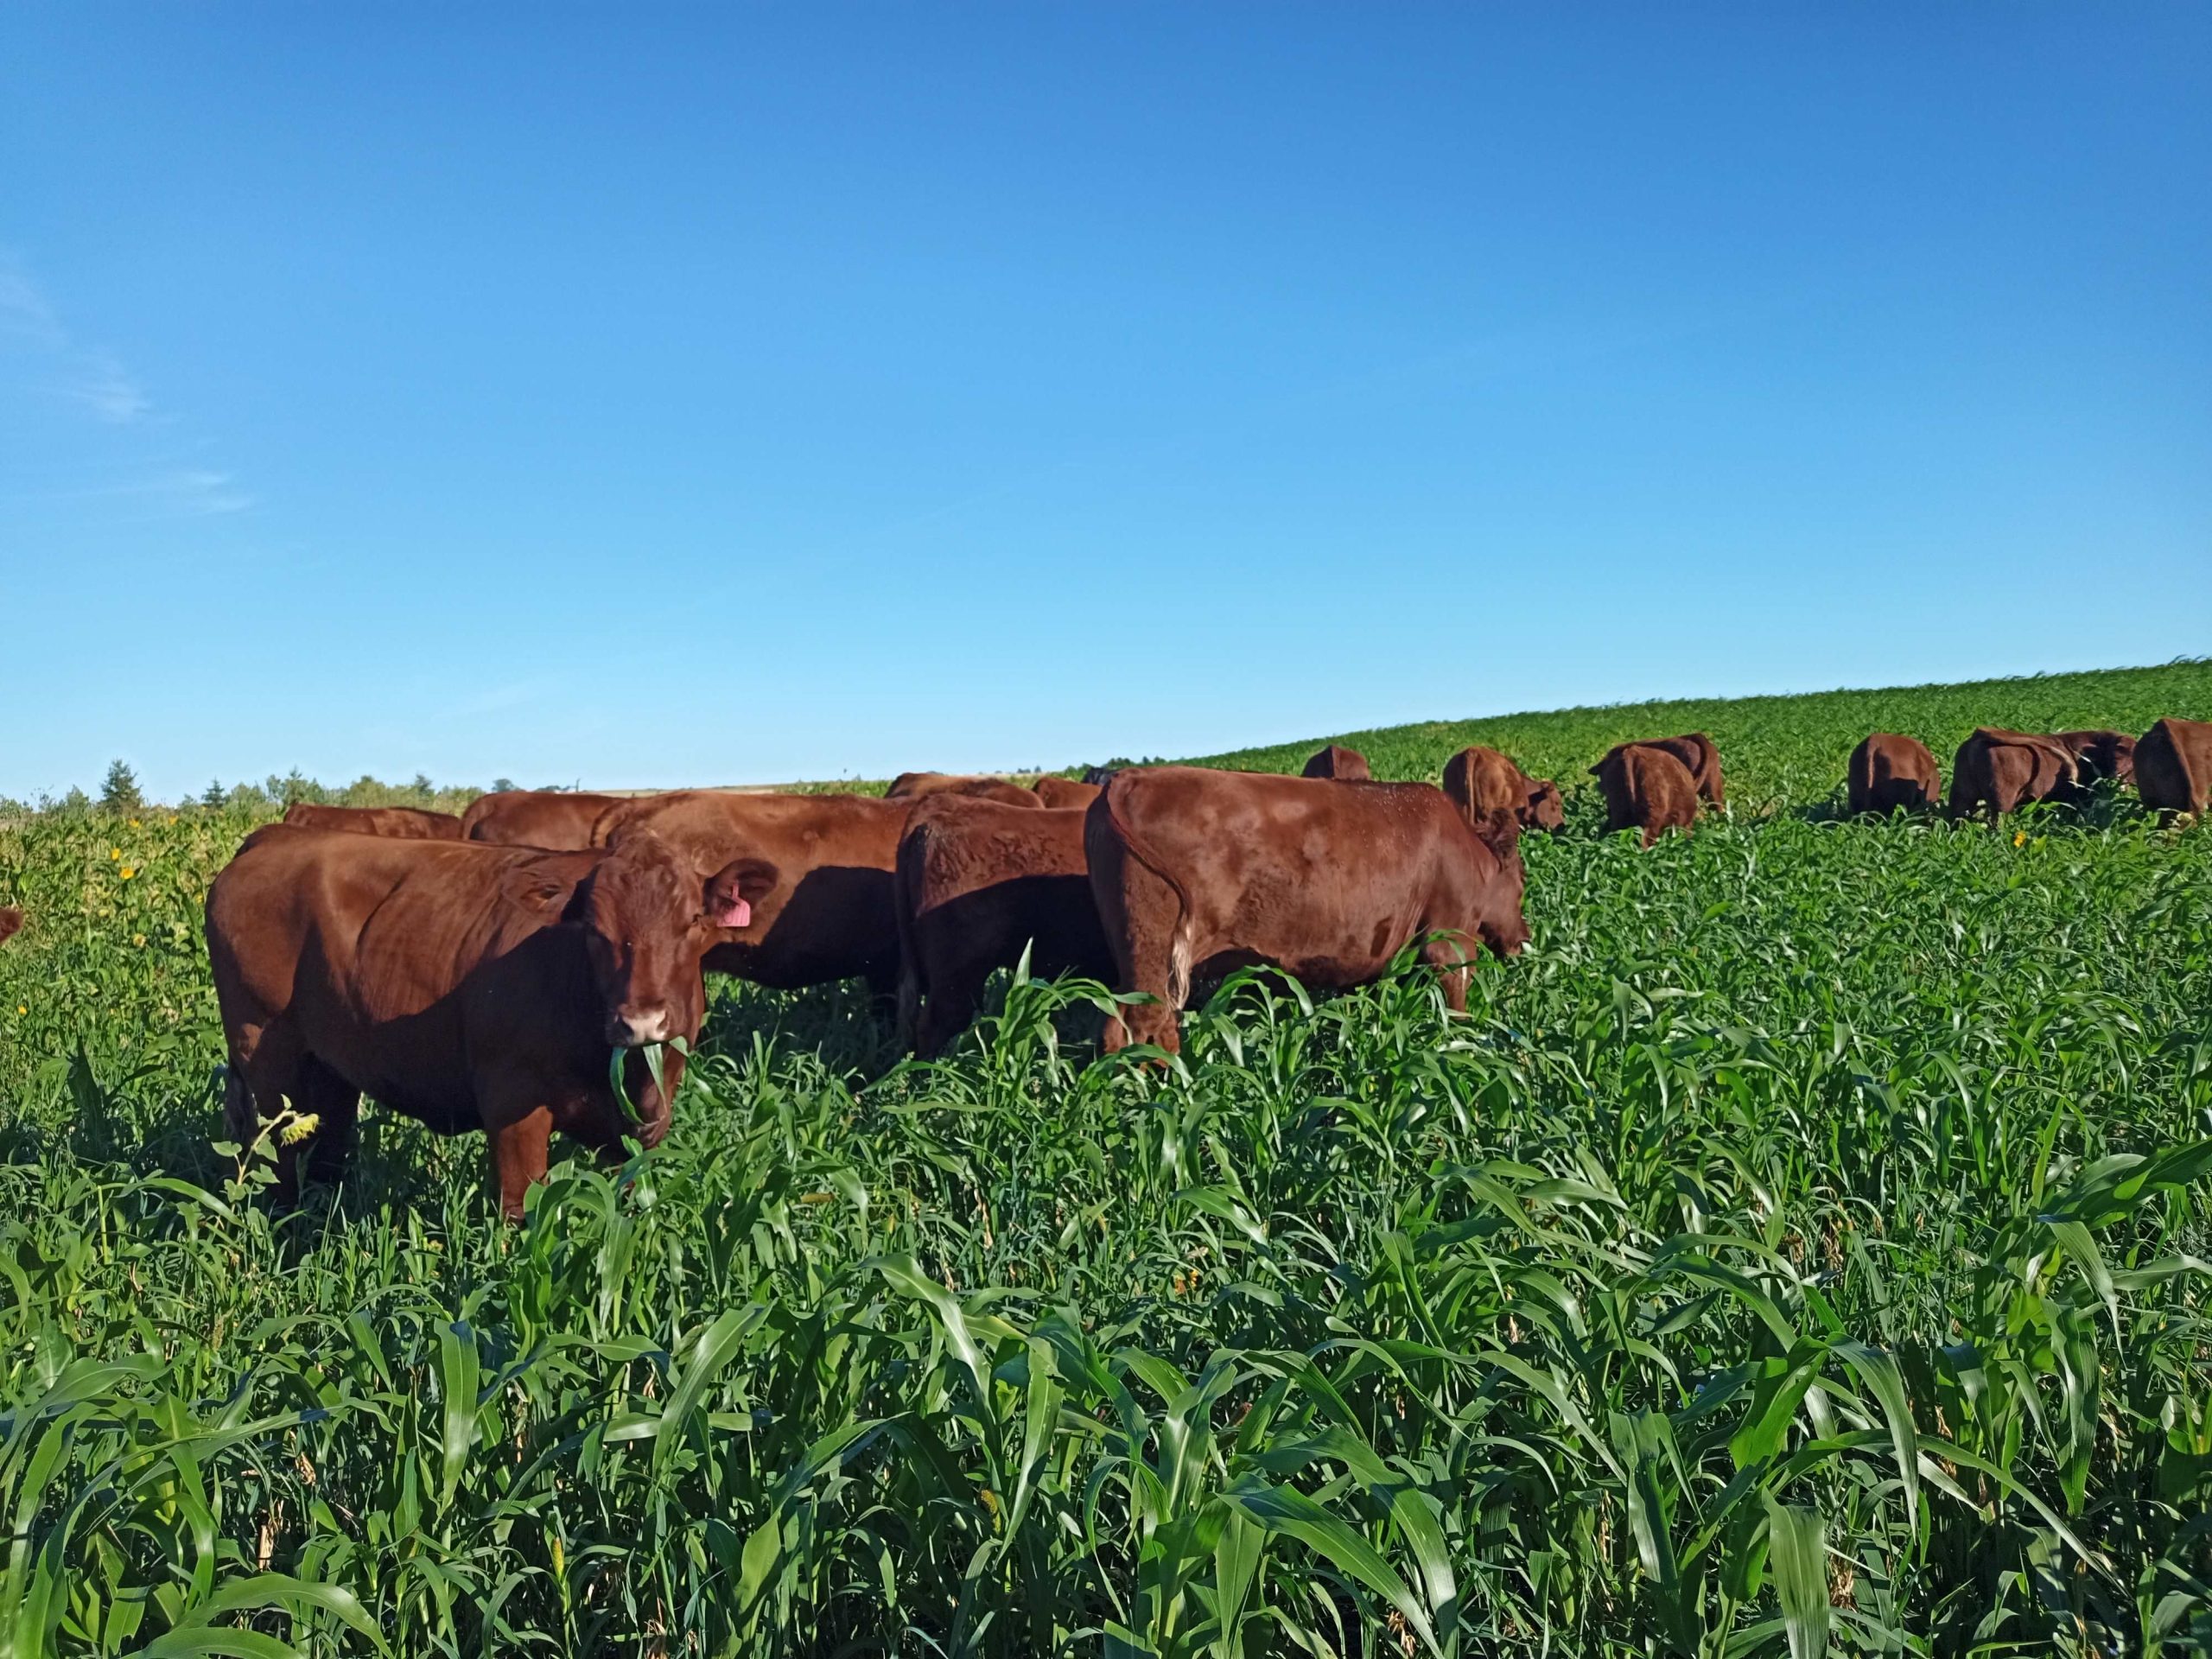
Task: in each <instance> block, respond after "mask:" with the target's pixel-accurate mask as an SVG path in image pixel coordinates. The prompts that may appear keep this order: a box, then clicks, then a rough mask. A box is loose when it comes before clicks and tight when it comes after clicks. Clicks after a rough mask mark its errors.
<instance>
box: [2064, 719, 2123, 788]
mask: <svg viewBox="0 0 2212 1659" xmlns="http://www.w3.org/2000/svg"><path fill="white" fill-rule="evenodd" d="M2051 735H2052V737H2053V738H2054V739H2055V740H2056V741H2057V744H2058V746H2059V747H2061V748H2063V749H2064V750H2065V751H2066V752H2067V753H2069V754H2070V755H2072V756H2073V757H2074V766H2075V782H2076V783H2077V784H2079V785H2082V787H2083V788H2084V789H2087V788H2088V786H2089V785H2094V784H2099V783H2102V782H2103V781H2104V780H2105V779H2112V780H2113V782H2115V783H2121V784H2127V783H2133V782H2134V781H2135V740H2134V739H2133V738H2132V737H2130V736H2129V735H2128V734H2126V732H2113V731H2103V730H2098V731H2088V732H2054V733H2052V734H2051Z"/></svg>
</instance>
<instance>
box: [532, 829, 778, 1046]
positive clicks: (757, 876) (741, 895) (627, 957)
mask: <svg viewBox="0 0 2212 1659" xmlns="http://www.w3.org/2000/svg"><path fill="white" fill-rule="evenodd" d="M776 875H777V872H776V867H775V866H774V865H772V864H771V863H769V862H767V861H766V860H764V859H758V858H736V859H732V860H731V861H729V862H728V864H725V865H724V866H723V867H722V868H721V869H719V870H717V871H715V873H714V874H712V875H710V876H708V877H707V878H705V879H704V880H701V879H700V877H699V875H698V874H697V872H696V870H694V869H693V868H692V867H691V864H690V861H688V860H686V859H684V858H683V857H682V856H681V855H678V854H677V851H676V849H674V848H672V847H671V846H670V845H669V844H668V843H667V842H665V841H663V840H662V839H661V838H660V837H659V836H656V835H652V834H651V833H649V832H646V833H633V834H630V835H626V836H622V837H621V838H620V840H619V841H617V842H615V844H614V845H613V847H612V848H611V849H609V850H608V851H607V855H606V856H605V857H603V858H602V859H601V860H600V861H599V863H598V865H597V866H596V867H595V868H594V869H593V870H592V872H591V874H589V875H588V876H587V877H585V878H584V880H583V881H582V883H581V884H580V885H579V886H578V887H577V888H576V892H575V898H574V899H572V900H571V901H570V903H569V910H568V914H569V919H570V920H572V921H574V922H575V923H576V924H577V925H580V926H581V927H582V930H583V935H584V944H585V949H586V950H587V951H588V954H589V956H590V958H591V971H592V981H593V983H594V987H595V988H596V989H597V990H598V992H599V997H600V1006H601V1008H603V1009H604V1010H605V1012H606V1018H607V1027H606V1033H605V1034H606V1038H607V1041H608V1042H609V1043H610V1044H612V1045H613V1046H614V1047H616V1048H640V1047H643V1046H645V1044H647V1043H663V1042H666V1041H667V1040H668V1039H671V1038H672V1037H682V1038H683V1039H686V1040H687V1041H688V1040H689V1039H691V1038H693V1037H695V1036H696V1035H697V1034H698V1031H699V1021H700V1020H701V1019H702V1017H703V1016H704V1014H705V1013H706V993H705V991H704V990H703V989H702V987H701V984H700V978H699V960H700V958H701V957H703V956H705V955H706V953H707V951H708V950H709V949H710V948H711V947H712V946H713V945H714V944H715V941H716V939H717V938H719V937H720V931H721V929H723V928H726V927H743V926H745V925H747V923H748V922H750V921H751V920H752V919H753V905H754V904H756V903H758V902H759V901H760V899H764V898H766V896H767V894H768V892H769V890H770V889H771V888H772V887H774V886H775V885H776Z"/></svg>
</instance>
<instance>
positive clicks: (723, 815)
mask: <svg viewBox="0 0 2212 1659" xmlns="http://www.w3.org/2000/svg"><path fill="white" fill-rule="evenodd" d="M1031 801H1032V804H1031V806H1030V808H1029V809H1028V810H1032V811H1041V810H1043V808H1042V807H1041V806H1039V805H1038V804H1035V798H1034V797H1031ZM914 805H915V803H914V801H913V800H912V799H911V798H909V799H906V800H897V801H893V800H878V799H875V798H871V797H868V796H865V795H768V794H757V795H756V794H744V793H739V792H736V791H727V790H709V789H685V790H677V791H674V792H672V793H671V794H666V795H649V796H646V797H645V798H642V799H639V800H636V801H632V802H630V803H628V804H626V805H624V806H622V807H621V808H620V809H619V810H613V811H611V812H609V813H608V814H607V817H606V818H605V819H603V820H602V821H601V825H600V833H601V837H602V839H605V840H608V841H615V840H619V839H620V838H621V837H622V836H626V835H627V834H629V833H630V831H631V830H632V829H651V830H652V831H653V833H655V834H656V835H658V836H662V837H663V838H664V839H665V840H666V841H667V842H669V843H670V844H671V845H672V846H674V847H675V848H677V849H678V850H679V851H680V852H682V853H683V855H685V856H686V857H688V858H689V859H690V861H691V868H692V870H693V872H694V873H695V874H699V875H702V876H703V875H705V874H709V873H711V872H713V871H715V870H718V869H720V868H722V866H724V865H725V864H727V863H728V862H729V861H731V860H732V859H734V858H757V859H760V860H763V861H766V862H768V863H770V864H773V865H774V866H776V867H777V868H779V870H781V871H782V873H783V874H782V877H781V879H780V880H779V881H778V882H777V883H776V885H775V887H773V888H772V890H771V891H769V892H768V893H766V894H764V895H762V896H761V897H760V899H756V900H755V901H754V903H753V918H752V921H751V923H750V924H749V925H747V926H746V927H743V928H739V929H734V930H731V931H727V932H725V933H724V934H723V935H722V937H721V942H720V943H718V944H716V945H715V948H714V949H713V950H710V951H709V952H708V954H707V966H708V967H709V969H713V970H714V971H715V972H716V973H721V974H734V975H735V976H737V977H738V978H740V979H749V980H752V981H753V982H755V983H756V984H761V985H774V986H779V987H781V988H796V987H798V986H803V985H823V984H828V983H829V982H832V981H835V980H841V979H854V978H864V979H866V980H867V981H868V985H869V987H870V988H871V989H873V990H874V992H875V994H876V995H877V996H878V997H880V998H882V999H885V1000H886V1001H887V1000H888V999H889V998H890V996H891V995H892V994H893V992H894V991H895V990H896V989H897V988H898V983H899V916H898V906H897V905H896V903H895V902H894V901H893V893H892V872H893V869H894V868H896V867H897V864H898V861H899V836H900V835H901V834H902V833H904V831H905V829H906V815H907V814H908V813H909V812H911V811H912V810H913V808H914Z"/></svg>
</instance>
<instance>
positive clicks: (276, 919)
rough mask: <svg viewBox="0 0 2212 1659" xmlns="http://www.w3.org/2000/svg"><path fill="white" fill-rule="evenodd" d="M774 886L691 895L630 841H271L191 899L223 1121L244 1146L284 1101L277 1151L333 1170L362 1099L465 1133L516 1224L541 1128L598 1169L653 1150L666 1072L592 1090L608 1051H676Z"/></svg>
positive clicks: (634, 1063) (672, 859)
mask: <svg viewBox="0 0 2212 1659" xmlns="http://www.w3.org/2000/svg"><path fill="white" fill-rule="evenodd" d="M775 877H776V872H775V870H774V868H773V867H772V866H769V865H766V864H762V863H760V862H759V861H754V860H748V859H740V860H735V861H732V862H731V863H729V864H728V866H727V867H726V868H721V869H720V870H718V871H716V872H715V874H714V875H713V876H711V877H710V878H709V879H707V880H700V879H698V878H697V877H696V876H694V875H693V874H692V873H691V871H690V868H689V867H688V866H687V865H686V864H685V863H684V862H683V860H682V859H681V858H680V856H679V855H677V852H676V851H675V849H672V848H671V847H670V846H669V845H668V844H667V843H666V842H662V841H659V840H658V839H657V838H655V837H654V836H650V835H639V836H632V837H627V838H626V839H625V840H624V842H623V843H622V845H621V846H620V847H617V848H613V849H608V850H606V851H595V852H565V853H551V852H542V851H538V850H536V849H530V848H520V847H487V846H481V845H478V844H474V843H471V842H425V841H396V840H392V839H390V838H387V837H384V836H358V835H349V834H345V833H329V832H318V831H315V830H306V829H291V828H289V827H286V826H283V825H271V826H270V827H268V828H265V829H259V830H257V831H255V832H254V834H253V835H251V836H248V837H247V839H246V842H245V846H244V847H242V848H240V849H239V850H238V856H237V857H235V858H233V859H232V861H231V862H230V863H229V865H228V866H226V868H224V870H223V871H222V873H221V874H219V875H218V876H217V877H216V878H215V881H214V885H213V887H211V888H210V889H209V890H208V894H207V955H208V959H209V962H210V963H211V965H212V966H213V969H214V979H215V998H216V1001H217V1003H218V1004H219V1007H221V1009H222V1014H223V1036H224V1041H225V1043H226V1046H227V1048H228V1050H229V1055H230V1080H229V1084H228V1085H227V1088H226V1096H225V1120H226V1127H227V1129H228V1132H229V1134H230V1136H231V1138H232V1139H233V1140H235V1141H240V1142H245V1141H251V1140H252V1139H253V1138H254V1137H255V1135H256V1134H257V1132H258V1125H259V1124H260V1123H261V1122H265V1121H267V1120H269V1119H271V1118H274V1117H276V1116H277V1115H278V1114H279V1112H280V1111H281V1109H282V1108H283V1103H284V1102H285V1101H286V1100H287V1099H289V1101H290V1102H291V1103H292V1106H293V1107H294V1109H296V1110H297V1111H299V1112H301V1113H302V1114H308V1115H312V1116H314V1117H315V1119H316V1120H317V1126H316V1128H315V1129H314V1131H313V1132H312V1133H311V1134H310V1135H308V1136H307V1137H305V1141H304V1144H302V1145H299V1146H292V1147H284V1148H283V1151H282V1153H281V1155H280V1160H279V1169H280V1179H281V1180H282V1183H283V1187H284V1188H285V1189H286V1191H287V1194H288V1195H289V1192H290V1191H292V1190H296V1180H297V1175H298V1170H297V1160H298V1158H299V1157H301V1156H302V1155H307V1156H310V1157H311V1158H312V1160H313V1162H314V1165H315V1167H317V1168H318V1169H320V1170H322V1171H324V1172H327V1173H334V1172H335V1170H336V1169H337V1168H339V1167H342V1166H343V1163H344V1160H345V1157H346V1153H347V1151H348V1150H349V1149H350V1147H351V1144H352V1141H353V1124H354V1120H355V1116H356V1115H357V1113H358V1111H359V1106H360V1097H361V1096H362V1095H363V1094H369V1095H373V1096H375V1097H376V1098H377V1099H378V1101H379V1102H380V1103H383V1104H384V1105H385V1106H387V1107H390V1108H391V1109H392V1110H394V1111H397V1112H402V1113H404V1114H405V1115H406V1116H410V1117H415V1118H420V1119H421V1120H422V1121H423V1122H425V1123H427V1124H428V1125H429V1127H430V1128H432V1129H433V1130H435V1131H436V1132H437V1133H439V1134H441V1135H460V1134H464V1133H466V1132H467V1131H468V1130H471V1129H482V1130H484V1131H485V1132H486V1135H488V1136H489V1138H490V1141H491V1154H492V1164H493V1171H494V1173H495V1174H496V1175H497V1177H498V1180H499V1203H500V1205H501V1207H502V1208H503V1209H505V1211H506V1213H507V1214H508V1215H509V1216H519V1215H521V1213H522V1208H523V1195H524V1191H525V1190H526V1189H527V1188H528V1186H529V1185H530V1184H531V1182H532V1181H536V1180H539V1179H543V1176H544V1174H545V1160H546V1145H547V1137H548V1135H550V1133H551V1132H552V1131H553V1130H555V1129H558V1130H560V1131H561V1132H562V1133H563V1134H564V1135H571V1136H573V1137H575V1139H577V1140H579V1141H583V1142H584V1143H585V1144H587V1145H588V1146H591V1147H597V1148H599V1149H600V1150H601V1151H602V1152H612V1151H614V1150H616V1149H619V1147H620V1144H621V1139H622V1136H623V1135H625V1134H634V1135H636V1136H637V1138H638V1139H639V1141H642V1142H643V1143H644V1144H645V1145H646V1146H654V1145H658V1143H659V1141H660V1140H661V1138H662V1137H663V1136H664V1135H666V1133H667V1132H668V1122H669V1110H670V1106H669V1097H670V1096H671V1095H672V1094H673V1092H674V1090H675V1086H676V1084H677V1082H678V1081H680V1079H681V1077H682V1076H683V1057H682V1056H681V1055H680V1054H677V1053H676V1052H673V1051H671V1052H668V1053H667V1054H666V1055H665V1056H664V1068H663V1072H664V1077H665V1078H666V1081H667V1092H666V1093H664V1092H663V1091H662V1090H661V1088H660V1087H659V1086H658V1085H656V1084H655V1083H654V1082H653V1079H652V1073H651V1071H650V1068H649V1066H648V1065H647V1063H646V1058H645V1055H643V1054H641V1053H633V1054H632V1056H631V1058H629V1059H628V1060H627V1061H626V1063H625V1070H624V1075H625V1077H626V1084H627V1088H628V1090H629V1092H630V1094H631V1096H632V1099H633V1100H634V1101H635V1102H636V1103H638V1109H639V1121H638V1122H635V1123H632V1122H629V1121H627V1120H626V1118H625V1116H624V1115H623V1113H622V1112H621V1110H620V1107H619V1105H618V1103H617V1102H616V1100H615V1098H614V1094H613V1090H612V1088H611V1087H610V1086H609V1084H608V1081H607V1072H608V1069H609V1065H610V1062H611V1059H612V1058H613V1052H614V1051H615V1050H617V1049H626V1050H636V1049H638V1048H639V1047H641V1046H644V1045H646V1044H651V1043H659V1042H666V1041H668V1040H669V1039H673V1038H682V1039H684V1040H685V1041H686V1042H689V1041H690V1039H693V1038H694V1037H696V1036H697V1034H698V1031H699V1021H700V1020H701V1018H702V1015H703V1014H704V1011H705V1006H706V999H705V994H704V992H703V990H702V987H701V983H700V970H699V962H700V957H701V956H702V954H703V953H704V952H705V950H707V949H708V947H709V945H711V944H713V943H714V942H715V938H716V930H717V928H719V927H721V926H725V925H736V924H741V923H742V922H743V921H744V920H746V919H747V918H748V913H749V906H750V903H751V901H752V899H753V898H754V897H755V896H757V895H759V894H761V893H766V891H767V890H768V889H769V888H770V887H772V886H773V884H774V881H775Z"/></svg>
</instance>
